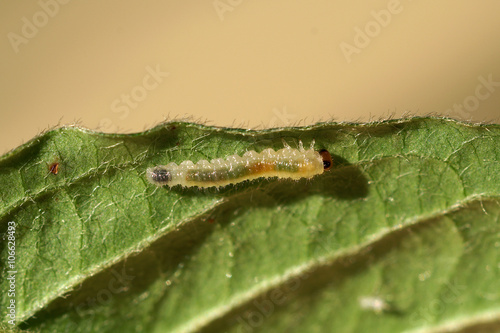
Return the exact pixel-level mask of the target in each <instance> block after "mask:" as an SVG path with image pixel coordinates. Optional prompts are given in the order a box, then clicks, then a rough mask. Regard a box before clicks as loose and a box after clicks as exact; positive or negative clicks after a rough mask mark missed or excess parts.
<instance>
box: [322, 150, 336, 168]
mask: <svg viewBox="0 0 500 333" xmlns="http://www.w3.org/2000/svg"><path fill="white" fill-rule="evenodd" d="M319 155H320V156H321V158H322V159H323V169H324V170H325V171H327V170H330V169H331V168H332V165H333V161H332V156H331V155H330V153H329V152H328V150H326V149H322V150H320V151H319Z"/></svg>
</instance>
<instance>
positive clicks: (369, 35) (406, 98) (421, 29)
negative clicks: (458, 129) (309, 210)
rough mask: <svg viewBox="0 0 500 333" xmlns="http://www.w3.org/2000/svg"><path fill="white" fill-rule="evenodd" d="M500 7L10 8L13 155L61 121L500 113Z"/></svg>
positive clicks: (255, 123) (6, 39) (6, 131)
mask: <svg viewBox="0 0 500 333" xmlns="http://www.w3.org/2000/svg"><path fill="white" fill-rule="evenodd" d="M499 13H500V2H499V1H495V0H490V1H481V2H472V1H468V2H465V1H451V0H450V1H439V2H438V1H432V2H431V1H410V0H401V1H394V0H391V1H387V0H384V1H363V2H360V1H290V0H274V1H264V0H251V1H250V0H215V1H214V0H209V1H151V0H146V1H141V2H139V1H118V0H114V1H82V0H39V1H29V2H28V1H2V2H1V3H0V31H1V33H2V35H3V38H2V39H1V42H0V43H1V44H0V49H1V60H2V61H1V62H0V92H1V96H0V112H1V113H0V114H1V118H0V119H1V122H0V126H1V128H0V142H1V144H0V154H3V153H5V152H7V151H8V150H10V149H12V148H15V147H16V146H18V145H19V144H21V143H22V142H26V141H28V140H29V139H31V138H32V137H33V136H35V135H36V134H37V133H39V132H40V131H42V130H45V129H47V128H49V127H52V126H55V125H57V124H71V123H75V122H78V123H79V124H81V125H83V126H85V127H88V128H91V129H100V130H102V131H105V132H115V131H120V132H134V131H141V130H143V129H144V128H147V127H150V126H152V125H154V124H157V123H158V122H161V121H163V120H165V119H173V118H175V119H178V118H184V117H187V118H191V119H194V120H197V121H203V122H206V123H208V124H211V125H218V126H244V127H252V128H254V127H261V128H262V127H271V126H280V127H281V126H290V125H295V124H300V125H304V124H311V123H314V122H317V121H320V120H331V119H334V120H337V121H368V120H376V119H381V118H387V117H389V116H393V117H400V116H402V115H404V114H408V113H409V114H413V115H425V114H430V113H433V114H441V115H448V116H451V117H454V118H457V119H462V120H472V121H478V122H484V121H487V122H498V119H499V115H500V112H499V111H500V61H499V60H500V18H499Z"/></svg>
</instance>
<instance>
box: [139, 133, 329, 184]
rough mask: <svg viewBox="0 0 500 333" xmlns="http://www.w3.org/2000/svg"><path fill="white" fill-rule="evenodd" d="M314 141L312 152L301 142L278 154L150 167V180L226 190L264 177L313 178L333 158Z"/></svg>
mask: <svg viewBox="0 0 500 333" xmlns="http://www.w3.org/2000/svg"><path fill="white" fill-rule="evenodd" d="M313 146H314V141H313V143H312V144H311V148H310V149H304V146H303V145H302V141H299V149H294V148H291V147H290V146H289V145H288V144H286V143H285V148H283V149H280V150H278V151H274V150H273V149H272V148H268V149H265V150H263V151H262V152H260V153H256V152H255V151H253V150H252V151H247V152H246V153H244V154H243V156H241V157H240V156H238V155H231V156H228V157H227V158H226V159H222V158H218V159H213V160H211V161H210V162H208V161H206V160H201V161H198V162H197V163H196V164H195V163H193V162H191V161H184V162H182V163H181V164H179V165H177V164H176V163H173V162H172V163H169V164H167V165H165V166H163V165H158V166H155V167H153V168H148V169H147V171H146V177H147V179H148V181H149V182H150V183H152V184H154V185H157V186H164V185H167V186H170V187H172V186H175V185H182V186H186V187H193V186H197V187H202V188H206V187H214V186H215V187H222V186H226V185H229V184H236V183H240V182H243V181H246V180H253V179H257V178H261V177H269V178H270V177H277V178H291V179H296V180H298V179H301V178H312V177H314V176H316V175H320V174H322V173H323V172H324V171H326V170H330V168H331V167H332V157H331V156H330V153H329V152H328V151H327V150H321V151H315V150H314V149H313Z"/></svg>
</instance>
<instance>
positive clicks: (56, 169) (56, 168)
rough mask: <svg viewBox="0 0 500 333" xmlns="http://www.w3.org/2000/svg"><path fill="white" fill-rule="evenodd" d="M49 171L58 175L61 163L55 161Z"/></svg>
mask: <svg viewBox="0 0 500 333" xmlns="http://www.w3.org/2000/svg"><path fill="white" fill-rule="evenodd" d="M49 171H50V173H52V174H54V175H57V173H58V172H59V163H58V162H54V163H52V164H50V165H49Z"/></svg>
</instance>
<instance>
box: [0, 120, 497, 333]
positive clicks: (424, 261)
mask: <svg viewBox="0 0 500 333" xmlns="http://www.w3.org/2000/svg"><path fill="white" fill-rule="evenodd" d="M283 140H284V141H286V142H287V143H289V144H291V145H292V146H294V145H297V144H298V141H299V140H301V141H302V142H304V144H305V145H306V146H307V145H309V144H310V143H311V142H312V141H313V140H315V142H316V143H315V148H316V149H327V150H329V151H330V153H332V156H333V158H334V161H335V162H334V164H335V165H334V167H333V169H332V170H330V171H329V172H325V173H324V174H322V175H319V176H316V177H315V178H313V179H312V180H308V179H304V180H300V181H291V180H277V179H265V178H261V179H257V180H254V181H250V182H248V181H246V182H243V183H239V184H235V185H230V186H227V187H224V188H221V189H215V188H211V189H198V188H180V187H174V188H171V189H170V188H168V187H156V186H154V185H151V184H149V183H148V182H147V180H146V177H145V171H146V169H147V168H148V167H151V166H155V165H160V164H167V163H168V162H172V161H173V162H177V163H179V162H181V161H184V160H192V161H198V160H200V159H207V160H210V159H213V158H219V157H225V156H228V155H232V154H238V155H242V154H243V153H244V152H245V151H248V150H255V151H262V150H263V149H265V148H269V147H271V148H274V149H280V148H282V147H283V143H282V141H283ZM55 165H57V173H56V172H55V171H56V169H55V167H54V166H55ZM0 184H1V186H0V199H1V201H0V230H1V232H2V234H3V235H4V240H3V241H2V243H1V247H0V249H1V265H2V278H1V280H0V283H1V288H2V291H3V292H2V294H1V298H0V306H1V308H2V313H3V316H2V320H3V326H2V327H4V328H6V327H7V328H8V327H11V325H10V324H9V323H8V317H7V316H6V315H7V310H6V309H7V306H8V305H9V304H10V303H9V302H11V299H15V302H16V303H15V304H16V320H17V324H18V327H19V328H20V329H25V330H28V331H37V332H38V331H40V332H401V331H412V332H413V331H415V332H448V331H453V332H455V331H457V332H480V331H484V332H491V331H495V330H500V126H499V125H472V124H466V123H459V122H456V121H452V120H449V119H436V118H413V119H406V120H392V121H385V122H379V123H369V124H336V123H324V124H318V125H315V126H310V127H302V128H284V129H276V130H264V131H248V130H241V129H222V128H214V127H207V126H202V125H196V124H191V123H168V124H163V125H161V126H158V127H155V128H153V129H151V130H148V131H146V132H143V133H138V134H133V135H118V134H112V135H110V134H102V133H95V132H90V131H87V130H82V129H79V128H60V129H56V130H53V131H49V132H47V133H45V134H43V135H41V136H40V137H38V138H35V139H34V140H33V141H31V142H29V143H27V144H25V145H23V146H21V147H19V148H18V149H16V150H14V151H12V152H10V153H9V154H7V155H5V156H3V157H1V158H0ZM9 222H14V223H15V234H14V235H15V263H14V266H12V267H10V266H9V264H8V262H9V258H8V257H9V253H8V252H9V246H10V245H9V244H8V236H9V230H12V228H11V229H9V225H11V226H12V225H13V224H12V223H10V224H9ZM11 235H13V233H12V232H11ZM11 259H12V258H11ZM8 271H16V273H15V274H12V273H9V272H8ZM9 276H15V284H14V285H15V297H14V298H13V297H10V296H9V294H8V293H7V291H8V290H9V288H10V287H11V283H10V282H11V281H12V279H11V280H8V279H7V278H8V277H9ZM6 318H7V319H6Z"/></svg>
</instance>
